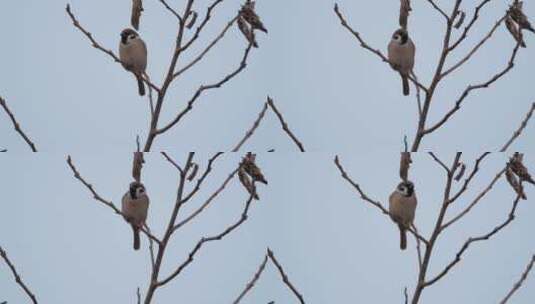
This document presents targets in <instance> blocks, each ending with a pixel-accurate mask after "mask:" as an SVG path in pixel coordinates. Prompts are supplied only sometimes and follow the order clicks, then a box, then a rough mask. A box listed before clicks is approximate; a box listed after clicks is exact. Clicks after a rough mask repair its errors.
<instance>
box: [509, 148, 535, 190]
mask: <svg viewBox="0 0 535 304" xmlns="http://www.w3.org/2000/svg"><path fill="white" fill-rule="evenodd" d="M523 158H524V155H523V154H520V153H518V152H515V154H514V155H513V157H511V159H510V160H509V163H508V166H509V168H511V170H513V172H514V173H515V174H516V176H518V177H519V178H520V182H523V181H526V182H528V183H530V184H533V185H535V181H534V180H533V178H532V177H531V175H530V174H529V172H528V168H526V167H525V166H524V164H523V163H522V159H523Z"/></svg>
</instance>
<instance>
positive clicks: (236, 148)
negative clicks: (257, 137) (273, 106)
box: [232, 102, 268, 152]
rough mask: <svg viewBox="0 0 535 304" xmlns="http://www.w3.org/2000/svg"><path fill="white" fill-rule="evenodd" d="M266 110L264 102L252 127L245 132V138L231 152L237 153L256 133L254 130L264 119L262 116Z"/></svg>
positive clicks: (266, 104)
mask: <svg viewBox="0 0 535 304" xmlns="http://www.w3.org/2000/svg"><path fill="white" fill-rule="evenodd" d="M267 109H268V103H267V102H265V103H264V106H263V107H262V110H261V111H260V113H259V114H258V118H257V119H256V120H255V121H254V123H253V126H252V127H251V128H250V129H249V130H247V132H246V133H245V136H244V137H243V138H242V139H241V140H240V142H239V143H238V144H237V145H236V146H235V147H234V148H233V149H232V152H238V151H239V150H240V148H241V147H242V146H243V144H244V143H245V142H246V141H247V140H248V139H249V138H250V137H251V136H252V135H253V133H254V132H255V131H256V129H257V128H258V126H259V125H260V121H262V119H263V118H264V115H265V114H266V111H267Z"/></svg>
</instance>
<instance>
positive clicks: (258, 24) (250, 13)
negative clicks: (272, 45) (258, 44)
mask: <svg viewBox="0 0 535 304" xmlns="http://www.w3.org/2000/svg"><path fill="white" fill-rule="evenodd" d="M240 17H242V18H243V19H244V20H245V21H247V23H249V24H250V25H251V29H252V31H254V30H260V31H262V32H264V33H266V34H267V32H268V31H267V29H266V27H265V26H264V24H263V23H262V21H261V20H260V17H258V15H257V14H256V12H255V2H254V1H251V0H247V1H246V2H245V4H244V5H242V7H241V10H240Z"/></svg>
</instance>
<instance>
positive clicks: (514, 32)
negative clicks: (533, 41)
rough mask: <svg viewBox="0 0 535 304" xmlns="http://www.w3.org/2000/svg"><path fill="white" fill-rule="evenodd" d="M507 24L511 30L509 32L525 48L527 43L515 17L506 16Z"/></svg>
mask: <svg viewBox="0 0 535 304" xmlns="http://www.w3.org/2000/svg"><path fill="white" fill-rule="evenodd" d="M505 26H506V27H507V29H508V30H509V33H511V36H513V38H515V40H516V41H517V42H518V43H520V46H521V47H523V48H525V47H526V43H525V42H524V37H522V32H521V31H520V30H519V28H518V25H517V24H516V23H515V21H514V20H513V18H511V16H509V15H507V17H505Z"/></svg>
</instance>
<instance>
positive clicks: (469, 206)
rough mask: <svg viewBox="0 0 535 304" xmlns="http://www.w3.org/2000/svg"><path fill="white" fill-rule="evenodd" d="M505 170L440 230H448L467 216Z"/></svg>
mask: <svg viewBox="0 0 535 304" xmlns="http://www.w3.org/2000/svg"><path fill="white" fill-rule="evenodd" d="M505 170H506V169H502V170H501V171H500V172H498V174H496V176H495V177H494V178H493V179H492V181H491V182H490V184H489V185H488V186H487V187H486V188H485V189H483V191H481V192H480V193H479V194H478V195H477V197H476V198H475V199H474V200H473V201H472V203H470V205H468V206H467V207H466V208H465V209H464V210H463V211H461V212H460V213H459V214H458V215H456V216H455V217H453V218H452V219H451V220H449V221H447V222H446V223H445V224H444V225H442V227H441V228H440V229H441V230H444V229H446V228H448V227H449V226H450V225H452V224H453V223H455V222H457V221H458V220H460V219H461V218H463V217H464V216H465V215H466V214H468V212H470V210H472V208H474V206H475V205H477V204H478V203H479V202H480V201H481V199H482V198H483V197H485V195H487V193H489V191H490V190H491V189H492V188H493V187H494V184H496V182H497V181H498V180H499V179H500V178H501V177H502V175H503V174H504V173H505Z"/></svg>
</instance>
